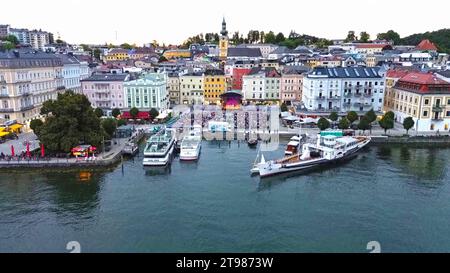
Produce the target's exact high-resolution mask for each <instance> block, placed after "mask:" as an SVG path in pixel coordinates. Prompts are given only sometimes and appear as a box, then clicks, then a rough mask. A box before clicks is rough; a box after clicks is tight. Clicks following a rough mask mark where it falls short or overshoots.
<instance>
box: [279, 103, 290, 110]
mask: <svg viewBox="0 0 450 273" xmlns="http://www.w3.org/2000/svg"><path fill="white" fill-rule="evenodd" d="M280 111H281V112H287V111H288V107H287V105H286V103H284V102H283V103H282V104H281V106H280Z"/></svg>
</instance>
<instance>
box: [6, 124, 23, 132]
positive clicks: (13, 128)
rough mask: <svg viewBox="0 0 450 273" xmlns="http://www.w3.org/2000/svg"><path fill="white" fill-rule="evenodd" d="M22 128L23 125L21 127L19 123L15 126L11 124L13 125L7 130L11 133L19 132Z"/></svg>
mask: <svg viewBox="0 0 450 273" xmlns="http://www.w3.org/2000/svg"><path fill="white" fill-rule="evenodd" d="M22 127H23V125H22V124H19V123H16V124H13V125H10V126H9V128H10V129H11V130H13V131H18V130H20V129H21V128H22Z"/></svg>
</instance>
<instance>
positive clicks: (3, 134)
mask: <svg viewBox="0 0 450 273" xmlns="http://www.w3.org/2000/svg"><path fill="white" fill-rule="evenodd" d="M9 134H11V133H10V132H0V137H5V136H8V135H9Z"/></svg>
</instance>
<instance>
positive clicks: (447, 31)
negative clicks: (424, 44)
mask: <svg viewBox="0 0 450 273" xmlns="http://www.w3.org/2000/svg"><path fill="white" fill-rule="evenodd" d="M423 39H428V40H430V41H431V42H433V43H434V44H435V45H436V47H437V49H438V51H439V52H445V53H450V28H444V29H440V30H436V31H431V32H425V33H418V34H413V35H410V36H407V37H404V38H402V39H401V40H400V43H401V44H404V45H413V46H416V45H418V44H419V43H420V41H422V40H423Z"/></svg>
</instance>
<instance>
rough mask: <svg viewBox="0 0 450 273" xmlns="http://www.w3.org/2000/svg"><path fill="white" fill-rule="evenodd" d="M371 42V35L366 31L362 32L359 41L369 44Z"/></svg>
mask: <svg viewBox="0 0 450 273" xmlns="http://www.w3.org/2000/svg"><path fill="white" fill-rule="evenodd" d="M369 40H370V35H369V33H367V32H365V31H362V32H361V33H360V34H359V41H360V42H363V43H367V42H369Z"/></svg>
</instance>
